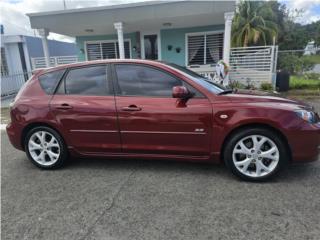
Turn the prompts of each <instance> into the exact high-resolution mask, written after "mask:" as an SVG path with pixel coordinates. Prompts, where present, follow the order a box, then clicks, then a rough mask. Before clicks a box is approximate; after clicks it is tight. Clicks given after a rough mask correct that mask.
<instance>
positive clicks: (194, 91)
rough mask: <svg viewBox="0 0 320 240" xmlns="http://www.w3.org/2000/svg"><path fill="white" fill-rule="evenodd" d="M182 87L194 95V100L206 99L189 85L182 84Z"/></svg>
mask: <svg viewBox="0 0 320 240" xmlns="http://www.w3.org/2000/svg"><path fill="white" fill-rule="evenodd" d="M183 86H185V87H186V88H187V89H188V90H189V91H190V92H192V93H193V94H194V95H193V97H194V98H206V97H205V96H204V95H203V94H202V93H201V92H200V91H198V90H197V89H195V88H194V87H192V86H191V85H190V84H189V83H186V82H183Z"/></svg>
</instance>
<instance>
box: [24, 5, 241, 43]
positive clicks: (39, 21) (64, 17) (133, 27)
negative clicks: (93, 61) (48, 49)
mask: <svg viewBox="0 0 320 240" xmlns="http://www.w3.org/2000/svg"><path fill="white" fill-rule="evenodd" d="M234 10H235V1H181V0H179V1H177V0H176V1H152V2H142V3H141V2H140V3H131V4H120V5H113V6H103V7H91V8H81V9H69V10H62V11H51V12H41V13H32V14H28V16H29V17H30V23H31V27H32V28H36V29H41V28H46V29H48V30H49V31H50V32H55V33H59V34H63V35H68V36H73V37H74V36H90V35H91V36H94V35H107V34H115V33H116V30H115V29H114V23H116V22H123V24H124V32H125V33H130V32H136V31H150V30H152V31H158V30H160V29H166V28H169V29H170V28H174V29H175V28H184V27H194V26H208V25H220V24H224V13H225V12H233V11H234ZM165 23H170V24H165ZM168 25H169V26H168ZM88 30H90V31H88Z"/></svg>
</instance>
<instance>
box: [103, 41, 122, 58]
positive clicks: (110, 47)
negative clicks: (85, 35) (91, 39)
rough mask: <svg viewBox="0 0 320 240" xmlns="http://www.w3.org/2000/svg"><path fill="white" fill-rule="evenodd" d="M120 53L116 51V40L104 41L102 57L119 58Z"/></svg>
mask: <svg viewBox="0 0 320 240" xmlns="http://www.w3.org/2000/svg"><path fill="white" fill-rule="evenodd" d="M118 56H119V55H118V54H117V53H116V49H115V47H114V42H109V43H102V58H103V59H109V58H117V57H118Z"/></svg>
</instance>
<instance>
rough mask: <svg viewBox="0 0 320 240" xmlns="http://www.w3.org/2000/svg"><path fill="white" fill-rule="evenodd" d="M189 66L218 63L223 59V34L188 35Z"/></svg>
mask: <svg viewBox="0 0 320 240" xmlns="http://www.w3.org/2000/svg"><path fill="white" fill-rule="evenodd" d="M187 50H188V55H187V57H188V58H187V61H188V62H187V65H188V66H190V65H205V64H213V63H217V62H218V61H219V60H220V59H222V51H223V33H209V32H208V33H201V34H188V35H187Z"/></svg>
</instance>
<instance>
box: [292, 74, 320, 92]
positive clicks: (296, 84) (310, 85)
mask: <svg viewBox="0 0 320 240" xmlns="http://www.w3.org/2000/svg"><path fill="white" fill-rule="evenodd" d="M290 89H314V90H319V89H320V80H319V79H306V78H305V77H304V76H295V75H293V76H291V77H290Z"/></svg>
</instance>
